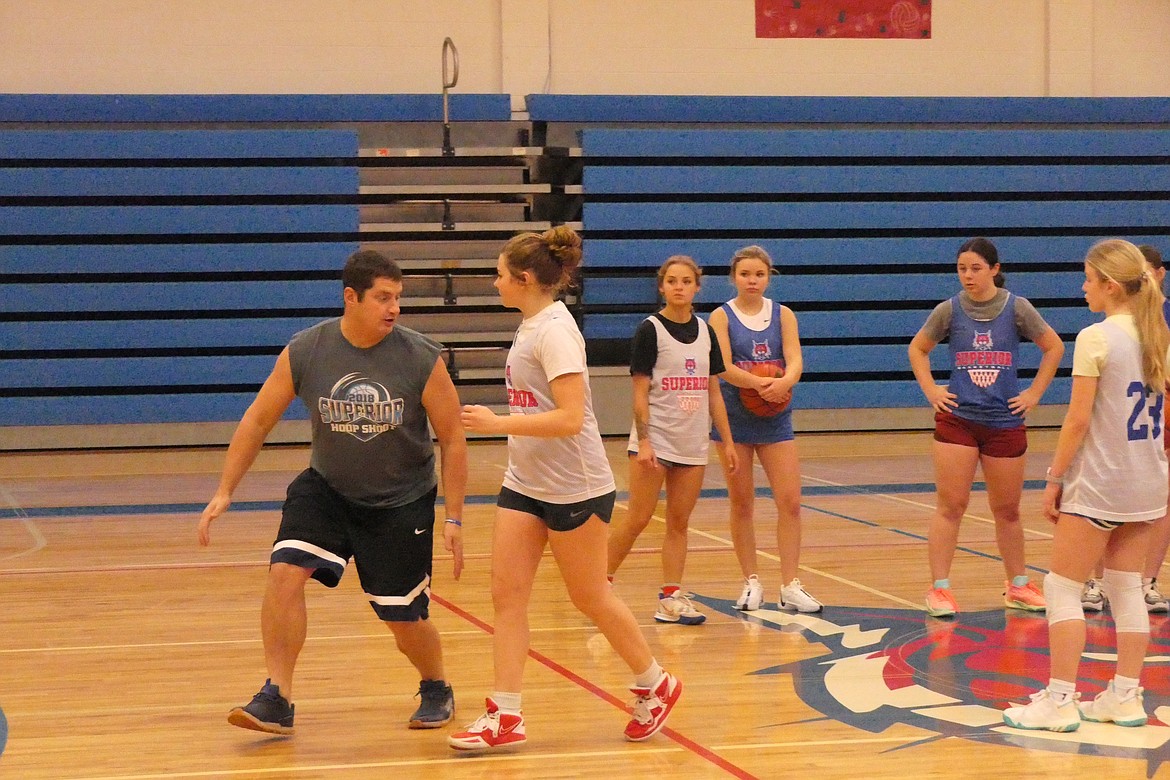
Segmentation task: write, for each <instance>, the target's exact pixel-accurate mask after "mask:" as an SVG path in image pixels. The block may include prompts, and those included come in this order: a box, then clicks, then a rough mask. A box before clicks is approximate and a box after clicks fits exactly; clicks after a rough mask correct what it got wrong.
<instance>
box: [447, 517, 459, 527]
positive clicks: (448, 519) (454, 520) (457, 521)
mask: <svg viewBox="0 0 1170 780" xmlns="http://www.w3.org/2000/svg"><path fill="white" fill-rule="evenodd" d="M446 522H448V523H450V524H451V525H457V526H459V527H460V528H462V527H463V521H462V520H456V519H455V518H453V517H448V518H447V520H446Z"/></svg>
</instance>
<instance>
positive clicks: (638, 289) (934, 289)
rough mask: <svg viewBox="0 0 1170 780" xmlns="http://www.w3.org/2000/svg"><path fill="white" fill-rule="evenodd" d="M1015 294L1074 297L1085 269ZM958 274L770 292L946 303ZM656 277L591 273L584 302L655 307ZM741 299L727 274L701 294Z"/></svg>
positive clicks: (1036, 276)
mask: <svg viewBox="0 0 1170 780" xmlns="http://www.w3.org/2000/svg"><path fill="white" fill-rule="evenodd" d="M1009 279H1010V287H1009V289H1011V290H1012V291H1013V292H1015V293H1016V294H1018V295H1022V296H1024V297H1025V298H1029V299H1031V298H1068V297H1072V296H1075V295H1077V294H1078V292H1079V290H1080V287H1081V284H1082V283H1083V282H1084V279H1085V277H1084V272H1083V271H1049V272H1020V273H1014V274H1012V275H1011V276H1010V277H1009ZM957 287H958V285H957V283H956V278H955V274H953V273H923V274H873V275H865V276H860V275H857V274H850V273H843V274H833V275H807V276H796V275H793V276H786V277H783V279H781V280H776V281H773V283H772V284H771V285H769V287H768V295H769V297H772V298H774V299H776V300H780V301H783V302H785V303H790V302H798V301H799V302H824V301H905V300H917V301H941V300H943V299H945V298H949V297H950V296H952V295H954V294H955V293H956V292H957V291H958V290H957ZM656 293H657V291H656V289H655V282H654V278H653V277H648V278H647V279H645V280H631V279H628V278H622V277H597V276H593V277H590V278H589V279H588V280H587V281H586V284H585V292H584V298H583V299H584V301H585V303H586V304H588V305H590V306H593V305H613V304H627V305H637V304H644V305H647V306H650V307H653V306H654V305H655V301H656V297H655V296H656ZM733 297H735V290H734V287H733V286H732V284H731V280H730V279H729V278H728V277H726V276H719V277H714V278H709V279H707V280H706V282H705V283H704V284H703V286H702V288H701V289H700V290H699V292H698V294H697V295H696V296H695V300H696V302H699V303H722V302H724V301H728V300H730V299H731V298H733Z"/></svg>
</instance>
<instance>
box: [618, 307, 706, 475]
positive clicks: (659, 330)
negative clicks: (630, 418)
mask: <svg viewBox="0 0 1170 780" xmlns="http://www.w3.org/2000/svg"><path fill="white" fill-rule="evenodd" d="M646 319H647V321H648V322H652V323H653V324H654V332H655V334H656V335H657V336H658V359H657V360H656V361H655V363H654V373H653V374H652V375H651V376H650V444H651V446H653V447H654V454H655V455H656V456H657V457H659V458H662V459H663V460H668V461H670V462H672V463H682V464H685V465H691V466H702V465H706V463H707V446H708V441H709V440H710V437H711V407H710V400H709V397H708V395H707V388H708V385H709V383H710V381H711V333H710V331H709V330H708V329H707V327H706V323H702V322H700V323H699V325H700V327H699V329H698V330H699V336H698V338H696V339H695V340H694V342H692V343H690V344H683V343H682V342H681V341H679V340H677V339H676V338H674V337H673V336H671V335H670V334H669V333H667V332H666V328H665V327H664V326H663V325H662V323H661V322H659V321H658V318H657V317H647V318H646ZM629 450H630V452H637V451H638V433H637V428H636V423H635V427H634V428H632V429H631V430H630V444H629Z"/></svg>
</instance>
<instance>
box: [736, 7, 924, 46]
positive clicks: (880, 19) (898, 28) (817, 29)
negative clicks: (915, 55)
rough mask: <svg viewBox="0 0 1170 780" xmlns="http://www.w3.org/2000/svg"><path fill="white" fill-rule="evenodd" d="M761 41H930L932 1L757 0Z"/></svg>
mask: <svg viewBox="0 0 1170 780" xmlns="http://www.w3.org/2000/svg"><path fill="white" fill-rule="evenodd" d="M756 37H757V38H929V37H930V0H756Z"/></svg>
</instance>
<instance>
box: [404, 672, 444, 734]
mask: <svg viewBox="0 0 1170 780" xmlns="http://www.w3.org/2000/svg"><path fill="white" fill-rule="evenodd" d="M418 696H419V698H421V699H422V701H421V702H420V703H419V705H418V709H417V710H415V712H414V714H413V715H411V716H410V724H409V725H410V728H412V729H437V728H439V727H440V726H445V725H446V724H448V723H450V722H451V718H453V717H454V716H455V693H454V692H453V691H452V690H451V686H450V685H448V684H447V683H445V682H443V681H442V680H423V681H422V682H420V683H419V684H418Z"/></svg>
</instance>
